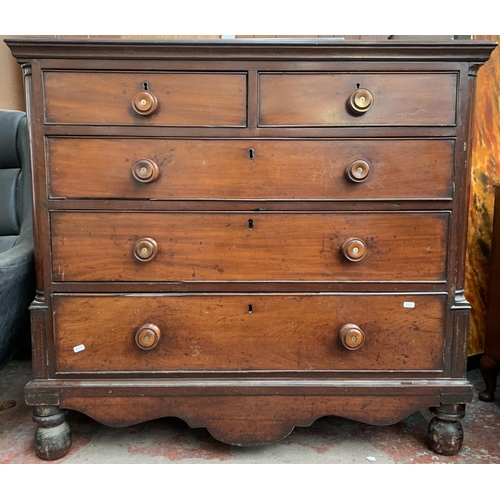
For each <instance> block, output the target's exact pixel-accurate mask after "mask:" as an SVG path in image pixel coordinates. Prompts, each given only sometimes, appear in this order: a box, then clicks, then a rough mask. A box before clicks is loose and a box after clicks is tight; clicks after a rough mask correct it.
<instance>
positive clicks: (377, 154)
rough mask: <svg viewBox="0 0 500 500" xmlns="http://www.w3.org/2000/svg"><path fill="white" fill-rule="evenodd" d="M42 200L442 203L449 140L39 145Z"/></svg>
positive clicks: (56, 141)
mask: <svg viewBox="0 0 500 500" xmlns="http://www.w3.org/2000/svg"><path fill="white" fill-rule="evenodd" d="M47 145H48V146H47V148H48V159H49V171H50V176H49V177H50V195H51V196H52V197H56V198H74V199H78V198H79V199H83V198H96V199H97V198H102V199H108V198H115V199H155V200H158V199H165V200H179V199H180V200H245V199H254V200H257V199H259V200H350V199H351V200H384V199H386V200H410V199H451V198H452V196H453V191H452V185H453V183H452V179H453V151H454V145H455V143H454V141H453V140H428V139H420V140H400V141H395V140H368V139H366V140H342V141H339V140H328V141H326V140H297V141H283V140H281V141H280V140H266V141H262V140H231V141H228V140H194V139H192V140H180V139H172V140H164V139H95V138H88V139H85V138H64V137H58V138H49V139H47Z"/></svg>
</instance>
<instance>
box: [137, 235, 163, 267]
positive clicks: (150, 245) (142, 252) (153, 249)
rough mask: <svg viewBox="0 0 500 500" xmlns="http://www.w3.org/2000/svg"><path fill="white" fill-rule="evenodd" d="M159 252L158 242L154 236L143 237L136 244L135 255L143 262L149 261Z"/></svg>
mask: <svg viewBox="0 0 500 500" xmlns="http://www.w3.org/2000/svg"><path fill="white" fill-rule="evenodd" d="M157 253H158V243H157V242H156V240H154V239H153V238H141V239H140V240H137V241H136V243H135V245H134V256H135V258H136V259H137V260H140V261H141V262H149V261H150V260H153V259H154V258H155V257H156V254H157Z"/></svg>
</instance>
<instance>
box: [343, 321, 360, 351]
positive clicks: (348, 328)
mask: <svg viewBox="0 0 500 500" xmlns="http://www.w3.org/2000/svg"><path fill="white" fill-rule="evenodd" d="M339 335H340V340H341V341H342V344H343V345H344V347H345V348H346V349H349V350H350V351H354V350H355V349H359V348H360V347H361V346H362V345H363V342H364V341H365V334H364V333H363V330H361V328H360V327H359V326H357V325H355V324H354V323H347V324H346V325H344V326H343V327H342V328H341V329H340V331H339Z"/></svg>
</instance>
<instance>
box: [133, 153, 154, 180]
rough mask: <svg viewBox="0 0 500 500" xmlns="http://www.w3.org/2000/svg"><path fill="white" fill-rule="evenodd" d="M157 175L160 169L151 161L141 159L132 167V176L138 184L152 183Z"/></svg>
mask: <svg viewBox="0 0 500 500" xmlns="http://www.w3.org/2000/svg"><path fill="white" fill-rule="evenodd" d="M159 173H160V169H159V168H158V165H157V164H156V163H155V162H154V161H153V160H147V159H141V160H137V161H136V162H135V163H134V164H133V165H132V175H133V176H134V178H135V179H136V180H137V181H139V182H144V183H148V182H153V181H154V180H155V179H156V178H157V177H158V175H159Z"/></svg>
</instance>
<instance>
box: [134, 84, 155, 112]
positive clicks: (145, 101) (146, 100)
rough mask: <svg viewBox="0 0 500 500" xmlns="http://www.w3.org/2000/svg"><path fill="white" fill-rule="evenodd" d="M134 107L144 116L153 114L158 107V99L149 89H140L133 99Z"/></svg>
mask: <svg viewBox="0 0 500 500" xmlns="http://www.w3.org/2000/svg"><path fill="white" fill-rule="evenodd" d="M132 107H133V108H134V111H135V112H136V113H139V114H140V115H142V116H151V115H152V114H153V113H154V112H155V111H156V110H157V109H158V99H157V98H156V96H155V95H154V94H153V93H152V92H150V91H149V90H139V92H137V93H136V94H135V95H134V97H133V99H132Z"/></svg>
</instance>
